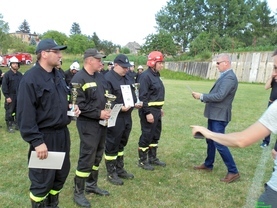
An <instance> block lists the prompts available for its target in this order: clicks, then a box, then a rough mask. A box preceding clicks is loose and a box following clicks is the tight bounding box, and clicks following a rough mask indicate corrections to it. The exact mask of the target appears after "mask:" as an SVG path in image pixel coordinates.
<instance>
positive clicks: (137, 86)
mask: <svg viewBox="0 0 277 208" xmlns="http://www.w3.org/2000/svg"><path fill="white" fill-rule="evenodd" d="M132 85H133V87H134V88H135V94H136V97H137V102H136V103H135V104H141V101H140V100H139V87H140V83H134V84H132Z"/></svg>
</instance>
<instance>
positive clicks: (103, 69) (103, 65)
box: [99, 61, 108, 75]
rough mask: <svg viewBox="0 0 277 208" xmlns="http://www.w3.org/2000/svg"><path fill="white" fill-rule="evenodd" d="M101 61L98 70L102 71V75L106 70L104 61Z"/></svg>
mask: <svg viewBox="0 0 277 208" xmlns="http://www.w3.org/2000/svg"><path fill="white" fill-rule="evenodd" d="M101 63H102V66H101V67H100V69H99V72H100V73H102V74H103V75H104V74H106V73H107V72H108V71H107V70H105V63H104V61H102V62H101Z"/></svg>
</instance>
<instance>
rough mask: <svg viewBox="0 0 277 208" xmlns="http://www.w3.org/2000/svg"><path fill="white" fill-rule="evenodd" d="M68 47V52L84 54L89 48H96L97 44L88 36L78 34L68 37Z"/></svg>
mask: <svg viewBox="0 0 277 208" xmlns="http://www.w3.org/2000/svg"><path fill="white" fill-rule="evenodd" d="M67 47H68V48H67V50H66V51H67V52H68V53H73V54H83V53H84V51H85V50H87V49H88V48H94V47H95V44H94V42H93V40H91V39H90V38H89V37H88V36H85V35H82V34H76V35H71V36H70V37H69V38H68V41H67Z"/></svg>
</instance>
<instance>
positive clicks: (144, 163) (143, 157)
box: [138, 149, 154, 170]
mask: <svg viewBox="0 0 277 208" xmlns="http://www.w3.org/2000/svg"><path fill="white" fill-rule="evenodd" d="M147 153H148V149H147V150H146V151H142V149H138V154H139V162H138V166H139V167H141V168H143V169H144V170H154V167H153V166H152V165H150V164H149V162H148V160H147Z"/></svg>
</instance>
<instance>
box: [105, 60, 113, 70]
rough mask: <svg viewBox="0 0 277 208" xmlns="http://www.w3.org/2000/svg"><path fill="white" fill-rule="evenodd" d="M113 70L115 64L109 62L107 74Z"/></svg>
mask: <svg viewBox="0 0 277 208" xmlns="http://www.w3.org/2000/svg"><path fill="white" fill-rule="evenodd" d="M111 69H113V62H112V61H110V62H108V68H107V70H106V72H108V71H110V70H111Z"/></svg>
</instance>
